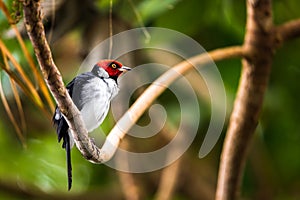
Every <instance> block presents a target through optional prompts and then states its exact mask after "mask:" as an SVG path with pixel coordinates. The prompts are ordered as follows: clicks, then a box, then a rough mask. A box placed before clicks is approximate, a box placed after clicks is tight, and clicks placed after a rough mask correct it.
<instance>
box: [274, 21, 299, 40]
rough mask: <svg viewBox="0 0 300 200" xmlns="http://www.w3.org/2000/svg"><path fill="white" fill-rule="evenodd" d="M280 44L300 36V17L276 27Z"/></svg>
mask: <svg viewBox="0 0 300 200" xmlns="http://www.w3.org/2000/svg"><path fill="white" fill-rule="evenodd" d="M276 32H277V41H278V43H279V44H282V43H283V42H285V41H287V40H291V39H294V38H297V37H299V36H300V19H296V20H292V21H289V22H286V23H284V24H282V25H280V26H278V27H277V28H276Z"/></svg>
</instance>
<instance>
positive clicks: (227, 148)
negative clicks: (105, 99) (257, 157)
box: [216, 0, 274, 200]
mask: <svg viewBox="0 0 300 200" xmlns="http://www.w3.org/2000/svg"><path fill="white" fill-rule="evenodd" d="M273 31H274V28H273V19H272V10H271V0H257V1H250V0H248V1H247V25H246V35H245V41H244V52H245V58H244V59H243V60H242V64H243V69H242V74H241V79H240V84H239V88H238V93H237V97H236V100H235V103H234V108H233V111H232V114H231V117H230V122H229V127H228V130H227V134H226V138H225V141H224V147H223V151H222V155H221V163H220V167H219V178H218V185H217V191H216V199H217V200H234V199H236V198H237V197H238V196H239V188H240V184H241V178H242V174H243V169H244V165H245V161H246V155H247V149H248V147H249V143H250V141H251V138H252V136H253V134H254V131H255V129H256V126H257V124H258V119H259V114H260V111H261V109H262V104H263V98H264V94H265V90H266V88H267V83H268V79H269V76H270V71H271V64H272V55H273V51H274V49H273V48H274V47H273V46H274V39H273V36H274V34H273Z"/></svg>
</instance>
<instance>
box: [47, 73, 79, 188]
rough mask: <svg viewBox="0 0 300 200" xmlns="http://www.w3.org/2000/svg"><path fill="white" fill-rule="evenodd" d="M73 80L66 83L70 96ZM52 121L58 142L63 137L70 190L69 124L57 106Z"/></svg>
mask: <svg viewBox="0 0 300 200" xmlns="http://www.w3.org/2000/svg"><path fill="white" fill-rule="evenodd" d="M74 82H75V79H73V80H72V81H71V82H70V83H69V84H68V85H67V90H68V92H69V94H70V96H72V93H73V87H74ZM52 121H53V125H54V126H55V127H56V133H57V138H58V142H60V141H61V139H63V144H62V147H63V148H64V149H66V157H67V175H68V190H70V189H71V187H72V163H71V146H70V145H71V144H70V137H69V134H68V130H69V125H68V123H67V121H66V120H65V118H64V117H63V115H62V113H61V112H60V110H59V108H58V107H57V106H56V108H55V113H54V115H53V119H52Z"/></svg>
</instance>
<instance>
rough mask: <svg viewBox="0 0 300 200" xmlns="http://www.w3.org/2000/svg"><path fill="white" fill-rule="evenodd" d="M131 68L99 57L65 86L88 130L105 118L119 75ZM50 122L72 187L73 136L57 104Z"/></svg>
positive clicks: (69, 185) (115, 91)
mask: <svg viewBox="0 0 300 200" xmlns="http://www.w3.org/2000/svg"><path fill="white" fill-rule="evenodd" d="M130 70H131V68H129V67H126V66H123V65H122V64H121V63H120V62H118V61H116V60H100V61H99V62H97V63H96V64H95V65H94V67H93V68H92V70H91V71H90V72H85V73H82V74H79V75H78V76H76V77H75V78H74V79H73V80H72V81H71V82H70V83H69V84H68V85H67V86H66V88H67V91H68V93H69V94H70V96H71V98H72V100H73V102H74V104H75V105H76V107H77V108H78V110H79V111H80V114H81V116H82V119H83V122H84V124H85V127H86V129H87V131H88V132H91V131H93V130H94V129H96V128H97V127H99V126H100V125H101V124H102V122H103V120H104V119H105V117H106V115H107V113H108V111H109V107H110V102H111V100H112V99H113V98H114V97H115V96H116V95H117V94H118V92H119V87H118V81H117V80H118V77H119V76H120V75H121V74H122V73H123V72H125V71H130ZM52 121H53V125H54V127H55V128H56V133H57V137H58V142H61V140H63V143H62V148H64V149H65V150H66V161H67V176H68V190H70V189H71V187H72V163H71V148H72V147H73V146H74V139H73V137H72V133H71V130H70V129H69V126H68V123H67V121H66V120H65V118H64V117H63V114H62V113H61V111H60V110H59V108H58V106H56V108H55V112H54V114H53V119H52Z"/></svg>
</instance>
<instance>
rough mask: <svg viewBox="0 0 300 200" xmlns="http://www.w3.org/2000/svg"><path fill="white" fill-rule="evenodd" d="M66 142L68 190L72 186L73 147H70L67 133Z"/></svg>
mask: <svg viewBox="0 0 300 200" xmlns="http://www.w3.org/2000/svg"><path fill="white" fill-rule="evenodd" d="M64 143H65V148H66V154H67V171H68V190H70V189H71V187H72V163H71V147H70V137H69V135H66V136H65V137H64Z"/></svg>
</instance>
